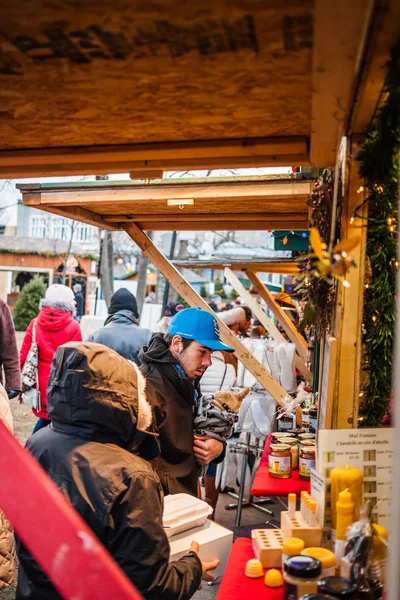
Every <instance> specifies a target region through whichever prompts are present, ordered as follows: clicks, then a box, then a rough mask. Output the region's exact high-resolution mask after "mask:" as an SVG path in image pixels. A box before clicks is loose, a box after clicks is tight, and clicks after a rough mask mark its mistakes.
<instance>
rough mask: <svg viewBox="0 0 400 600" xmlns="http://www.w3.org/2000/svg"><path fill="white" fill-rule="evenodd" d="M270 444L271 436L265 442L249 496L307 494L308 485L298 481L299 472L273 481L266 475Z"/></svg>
mask: <svg viewBox="0 0 400 600" xmlns="http://www.w3.org/2000/svg"><path fill="white" fill-rule="evenodd" d="M270 443H271V435H269V436H268V438H267V441H266V442H265V448H264V452H263V455H262V457H261V461H260V464H259V465H258V469H257V473H256V476H255V478H254V482H253V486H252V488H251V494H252V495H253V496H287V495H288V494H298V495H299V494H300V492H309V491H310V483H309V482H308V481H303V480H302V479H300V475H299V471H298V470H297V471H293V473H292V477H290V479H275V478H274V477H270V475H269V473H268V453H269V445H270Z"/></svg>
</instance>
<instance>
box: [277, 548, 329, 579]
mask: <svg viewBox="0 0 400 600" xmlns="http://www.w3.org/2000/svg"><path fill="white" fill-rule="evenodd" d="M283 569H284V571H285V573H287V574H288V575H293V576H294V577H300V579H314V578H315V577H319V576H320V575H321V571H322V565H321V563H320V561H319V560H317V559H316V558H312V556H301V554H300V555H298V556H289V558H287V559H286V560H285V563H284V565H283Z"/></svg>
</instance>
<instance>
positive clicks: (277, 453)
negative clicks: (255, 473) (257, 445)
mask: <svg viewBox="0 0 400 600" xmlns="http://www.w3.org/2000/svg"><path fill="white" fill-rule="evenodd" d="M268 472H269V474H270V476H271V477H274V478H275V479H289V477H291V475H292V452H291V450H290V446H288V445H287V444H271V445H270V447H269V455H268Z"/></svg>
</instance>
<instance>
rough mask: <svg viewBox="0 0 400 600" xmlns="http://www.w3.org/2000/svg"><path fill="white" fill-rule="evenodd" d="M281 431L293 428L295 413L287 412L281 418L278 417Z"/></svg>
mask: <svg viewBox="0 0 400 600" xmlns="http://www.w3.org/2000/svg"><path fill="white" fill-rule="evenodd" d="M278 429H279V431H288V430H289V429H293V415H292V414H289V413H285V414H284V415H283V416H282V417H281V418H280V419H278Z"/></svg>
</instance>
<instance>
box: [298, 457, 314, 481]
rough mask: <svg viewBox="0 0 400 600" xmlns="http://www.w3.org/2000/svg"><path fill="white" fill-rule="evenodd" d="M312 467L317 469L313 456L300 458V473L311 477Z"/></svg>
mask: <svg viewBox="0 0 400 600" xmlns="http://www.w3.org/2000/svg"><path fill="white" fill-rule="evenodd" d="M311 469H315V460H313V459H311V458H300V459H299V471H300V475H303V476H305V477H311Z"/></svg>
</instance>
